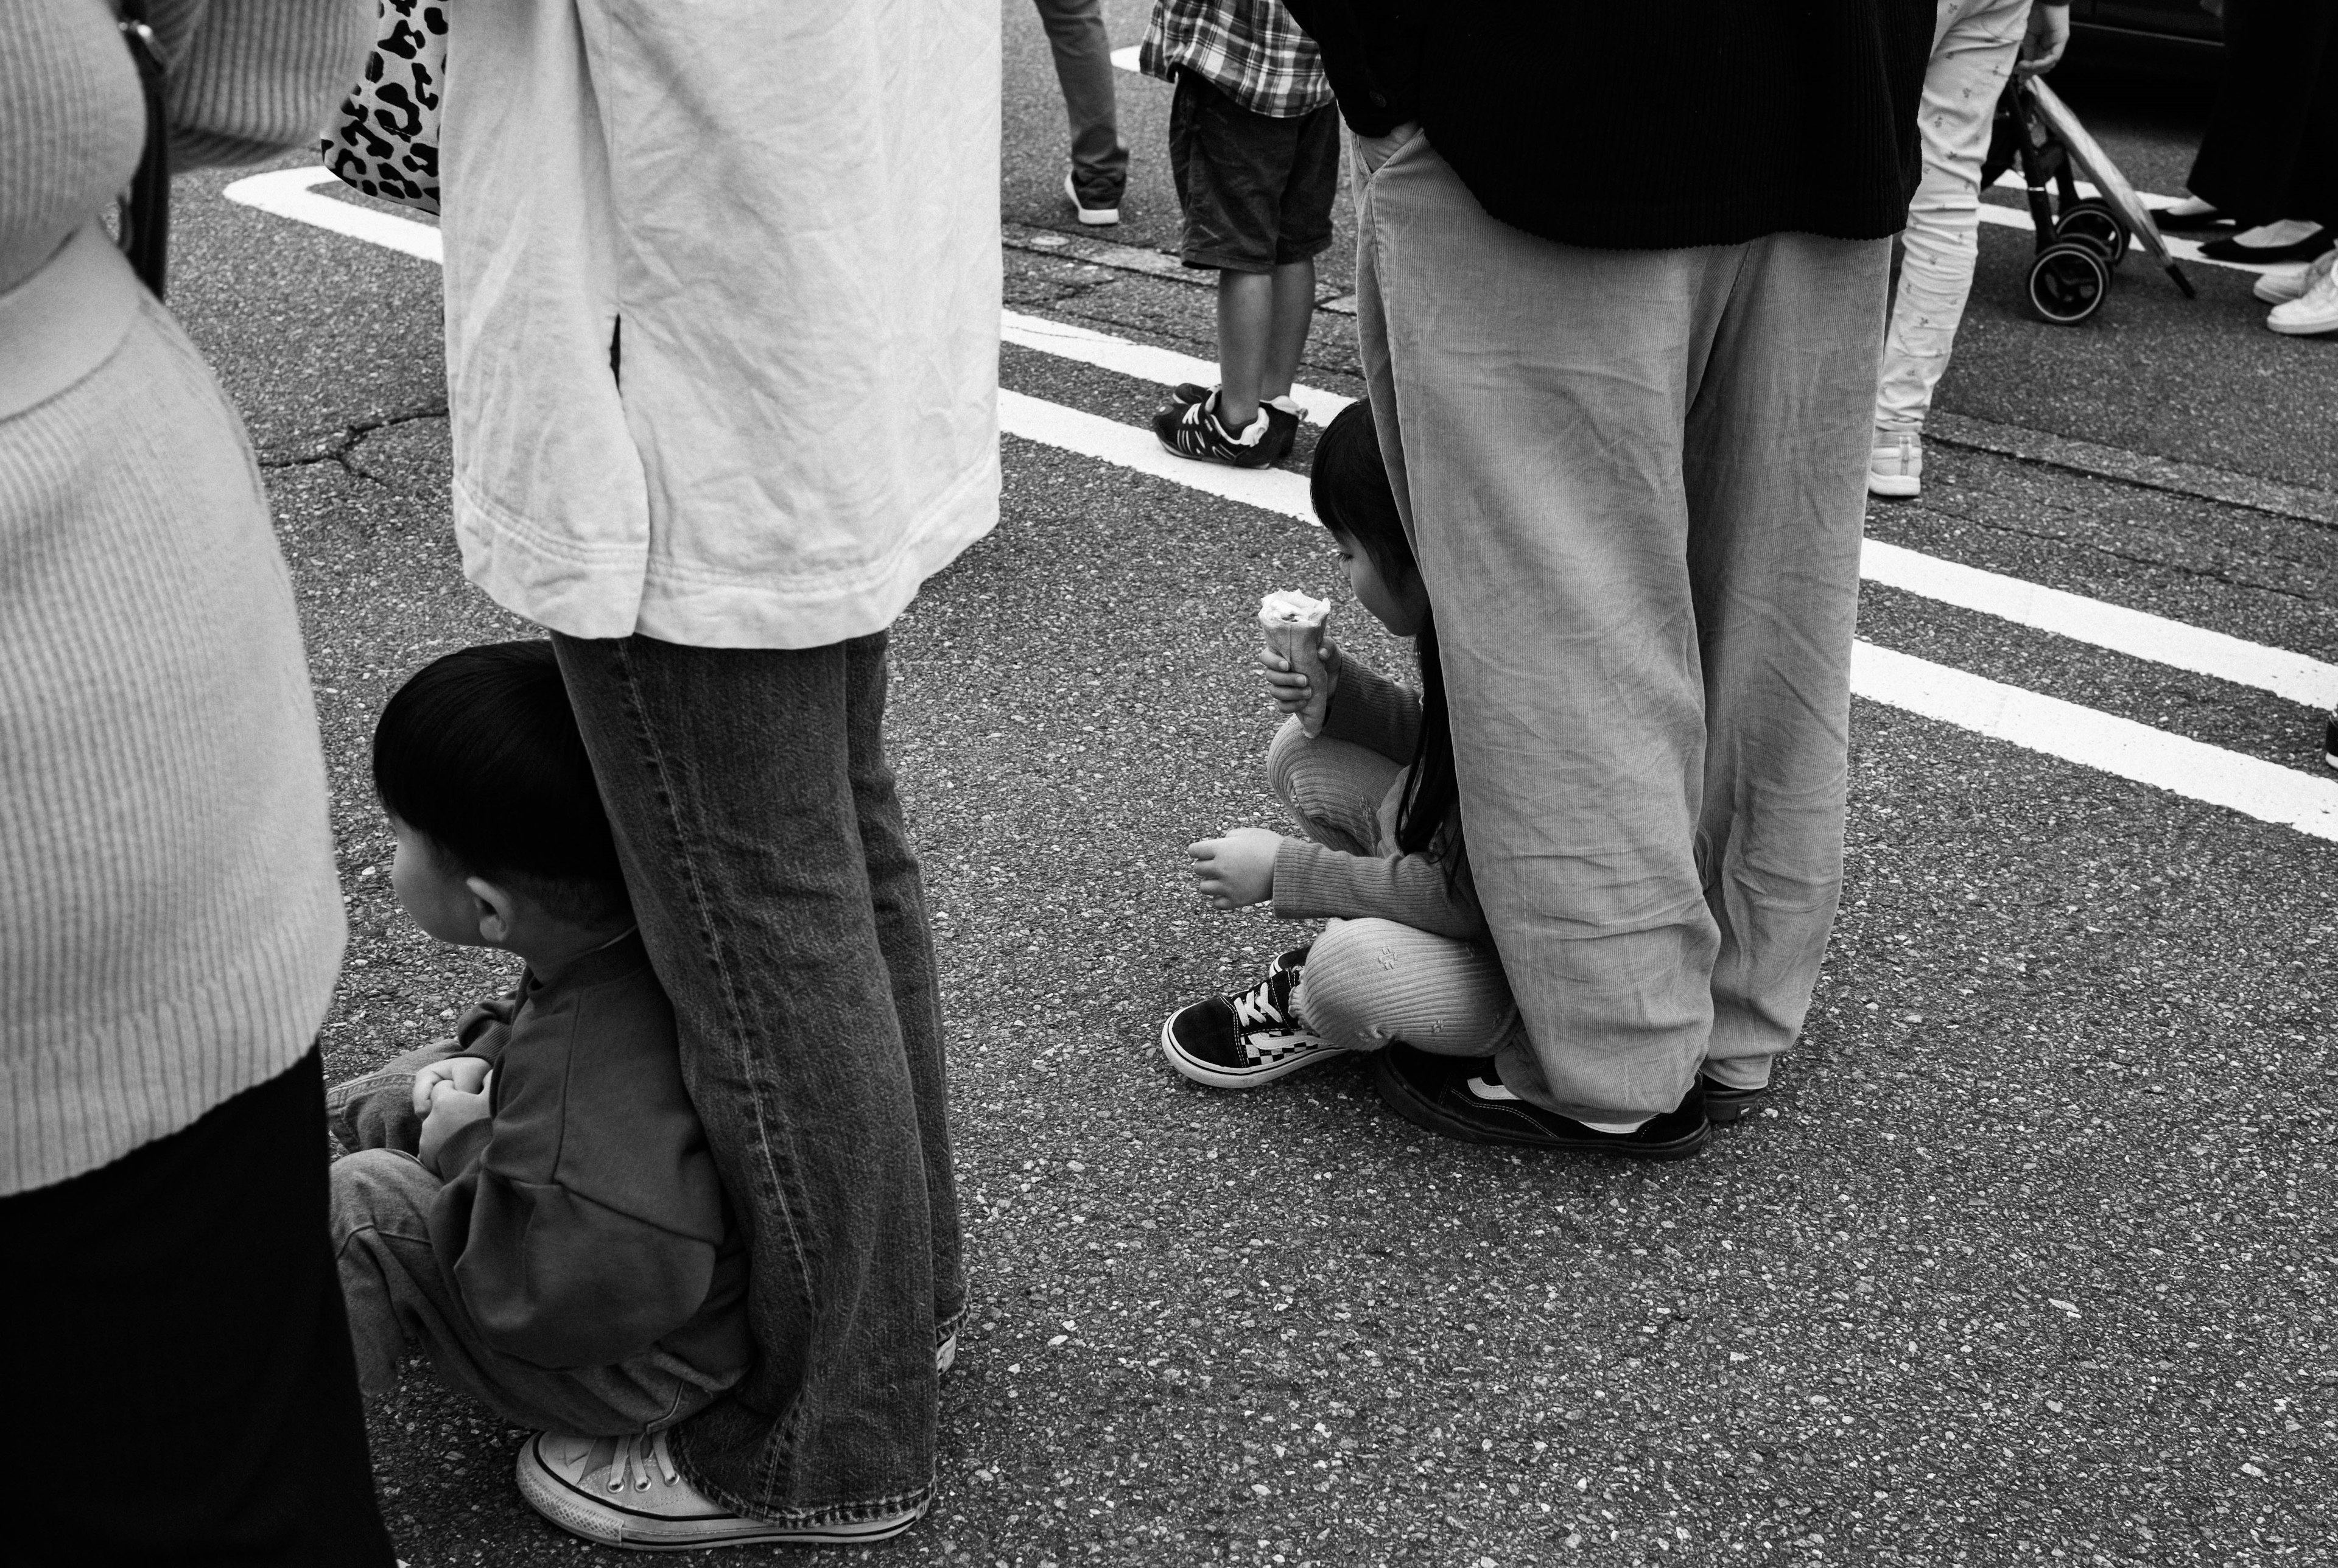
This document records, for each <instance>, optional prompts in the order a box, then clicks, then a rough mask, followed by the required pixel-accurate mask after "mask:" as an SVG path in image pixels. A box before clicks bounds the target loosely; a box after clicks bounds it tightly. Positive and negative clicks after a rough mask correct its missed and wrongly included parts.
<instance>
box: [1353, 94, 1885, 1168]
mask: <svg viewBox="0 0 2338 1568" xmlns="http://www.w3.org/2000/svg"><path fill="white" fill-rule="evenodd" d="M1357 162H1358V164H1359V165H1361V164H1363V162H1365V160H1364V159H1363V157H1361V156H1359V157H1358V159H1357ZM1358 178H1359V181H1360V183H1361V189H1362V194H1361V200H1360V201H1359V202H1358V204H1357V205H1358V211H1357V268H1356V281H1357V289H1356V300H1357V333H1358V338H1359V340H1360V347H1361V350H1362V352H1361V358H1362V361H1363V367H1364V372H1365V379H1366V382H1367V384H1368V385H1369V386H1370V390H1371V398H1372V412H1373V417H1374V419H1375V422H1376V423H1377V424H1378V426H1379V427H1380V448H1381V451H1382V453H1383V454H1384V455H1385V456H1387V458H1388V459H1389V470H1390V478H1391V480H1393V482H1394V484H1395V487H1396V494H1397V498H1398V501H1399V503H1400V506H1401V507H1402V508H1403V509H1404V516H1405V521H1406V526H1407V527H1408V529H1409V530H1410V532H1411V534H1412V536H1413V542H1414V554H1415V555H1416V557H1417V558H1418V559H1419V563H1420V572H1421V577H1422V580H1423V582H1425V583H1427V584H1428V587H1429V600H1430V602H1431V603H1433V604H1434V605H1435V607H1436V611H1437V624H1438V628H1439V652H1441V653H1442V655H1443V663H1444V674H1445V690H1446V696H1447V700H1448V701H1449V705H1450V710H1451V712H1452V716H1453V746H1454V752H1455V765H1456V771H1457V773H1458V774H1459V782H1460V790H1461V812H1462V817H1463V819H1464V820H1465V821H1466V822H1467V823H1468V824H1469V865H1470V870H1471V872H1472V873H1473V875H1474V876H1475V877H1476V879H1477V887H1478V897H1479V899H1480V901H1481V902H1482V903H1483V904H1484V906H1485V910H1486V919H1487V923H1488V925H1489V926H1491V927H1492V928H1493V934H1494V942H1495V945H1496V946H1498V948H1499V949H1500V950H1501V955H1502V967H1503V969H1504V971H1505V972H1506V973H1507V974H1508V976H1509V980H1510V985H1511V988H1512V990H1513V991H1514V992H1515V993H1516V995H1517V998H1518V1011H1519V1014H1521V1016H1522V1018H1523V1020H1524V1023H1525V1026H1526V1043H1524V1044H1520V1045H1518V1046H1516V1047H1508V1046H1506V1047H1505V1048H1504V1049H1503V1050H1502V1051H1500V1052H1498V1059H1499V1061H1500V1063H1501V1073H1502V1082H1503V1083H1505V1084H1506V1085H1508V1087H1509V1088H1511V1089H1513V1090H1515V1091H1516V1092H1517V1093H1518V1094H1519V1095H1520V1096H1521V1097H1523V1098H1526V1099H1528V1100H1531V1101H1533V1102H1534V1103H1537V1104H1540V1105H1543V1106H1545V1107H1546V1108H1547V1109H1550V1110H1554V1111H1557V1112H1561V1113H1562V1114H1565V1115H1568V1116H1573V1117H1577V1118H1579V1119H1582V1120H1586V1121H1594V1122H1629V1121H1636V1120H1639V1119H1641V1118H1644V1117H1647V1116H1651V1115H1655V1114H1658V1113H1661V1112H1667V1111H1670V1110H1672V1109H1673V1108H1674V1107H1675V1106H1676V1105H1678V1104H1679V1103H1680V1101H1681V1099H1682V1097H1683V1096H1684V1095H1685V1094H1686V1093H1688V1091H1689V1089H1690V1087H1691V1085H1692V1084H1693V1083H1695V1079H1696V1075H1697V1073H1698V1070H1699V1069H1700V1067H1702V1068H1704V1070H1705V1071H1708V1072H1711V1073H1714V1075H1715V1076H1716V1077H1718V1078H1719V1079H1720V1080H1721V1082H1723V1083H1728V1084H1731V1085H1732V1086H1736V1087H1753V1086H1755V1085H1758V1084H1761V1083H1766V1082H1767V1081H1768V1075H1769V1068H1770V1061H1771V1058H1773V1057H1774V1056H1775V1055H1776V1054H1778V1053H1780V1052H1782V1051H1783V1050H1785V1049H1786V1048H1787V1047H1788V1046H1789V1045H1791V1044H1793V1041H1794V1038H1795V1036H1796V1034H1798V1033H1799V1032H1800V1030H1801V1028H1802V1024H1803V1014H1805V1013H1806V1012H1807V1011H1808V1009H1809V1006H1810V998H1811V992H1812V987H1813V986H1814V985H1815V984H1816V982H1817V979H1818V973H1819V965H1820V963H1821V961H1822V959H1823V957H1824V956H1825V953H1826V944H1827V934H1828V931H1829V929H1830V928H1831V926H1832V924H1833V920H1834V914H1835V906H1836V902H1837V900H1838V898H1839V897H1840V896H1841V892H1842V827H1843V791H1844V784H1845V779H1846V777H1847V764H1846V750H1847V747H1848V744H1849V738H1850V722H1851V646H1852V627H1853V624H1854V622H1855V621H1856V619H1857V615H1858V610H1859V550H1860V532H1861V528H1862V524H1863V522H1864V519H1865V515H1866V512H1865V505H1866V490H1865V485H1866V478H1865V475H1866V464H1867V452H1868V441H1869V436H1870V430H1869V426H1868V420H1869V418H1870V417H1871V412H1872V410H1873V407H1874V397H1875V366H1876V359H1877V354H1878V350H1879V349H1880V348H1881V334H1882V327H1883V299H1884V289H1885V283H1886V278H1887V274H1888V271H1889V262H1890V254H1891V246H1890V242H1889V241H1887V240H1829V239H1823V238H1821V237H1818V236H1815V235H1810V234H1795V233H1781V234H1772V235H1768V236H1766V237H1764V238H1762V239H1759V240H1752V241H1749V242H1746V243H1744V244H1738V245H1709V246H1700V247H1696V248H1694V249H1682V250H1588V249H1584V248H1580V247H1577V246H1570V245H1562V244H1558V243H1557V242H1555V241H1552V240H1543V239H1538V238H1537V237H1535V236H1533V235H1530V234H1528V233H1527V232H1526V231H1525V230H1520V229H1514V228H1511V227H1510V226H1508V224H1505V223H1501V222H1498V221H1497V220H1494V219H1492V218H1489V217H1488V216H1487V214H1486V211H1485V209H1484V208H1483V207H1481V206H1480V205H1479V204H1478V200H1477V198H1476V197H1475V196H1473V195H1471V194H1470V192H1469V188H1468V187H1467V186H1465V185H1464V184H1463V183H1462V182H1461V181H1460V179H1459V176H1457V175H1456V174H1455V173H1454V172H1453V171H1452V169H1451V167H1450V166H1449V165H1448V164H1447V163H1446V162H1445V160H1444V159H1443V158H1442V157H1440V156H1439V154H1438V152H1437V149H1436V148H1435V147H1434V146H1433V145H1432V144H1431V142H1430V139H1429V136H1428V135H1426V134H1416V135H1414V136H1413V137H1412V138H1411V139H1410V141H1408V142H1404V143H1403V145H1401V146H1400V147H1399V148H1397V149H1396V150H1395V151H1394V152H1390V153H1389V154H1388V155H1387V157H1386V159H1385V161H1384V162H1380V164H1379V166H1378V168H1377V169H1376V170H1374V171H1370V173H1369V174H1368V175H1360V176H1359V177H1358Z"/></svg>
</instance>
